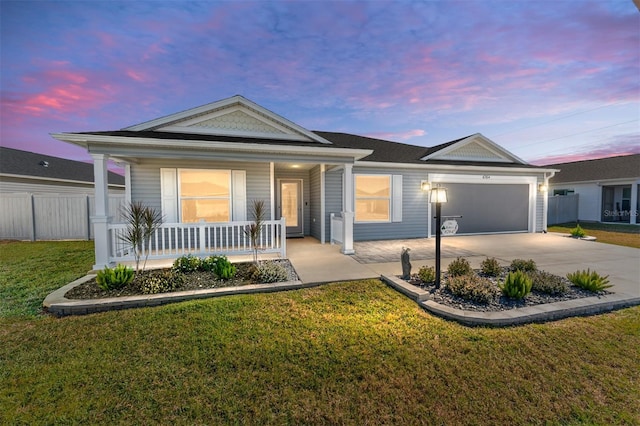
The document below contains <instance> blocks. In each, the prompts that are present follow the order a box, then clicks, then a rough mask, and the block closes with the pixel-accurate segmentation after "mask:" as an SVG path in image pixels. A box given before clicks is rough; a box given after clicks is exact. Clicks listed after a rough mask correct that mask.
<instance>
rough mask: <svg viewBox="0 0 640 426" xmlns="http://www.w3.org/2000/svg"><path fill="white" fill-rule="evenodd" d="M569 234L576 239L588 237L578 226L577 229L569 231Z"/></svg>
mask: <svg viewBox="0 0 640 426" xmlns="http://www.w3.org/2000/svg"><path fill="white" fill-rule="evenodd" d="M569 233H570V234H571V236H572V237H575V238H583V237H585V236H586V235H587V234H586V233H585V232H584V229H582V227H581V226H580V225H576V227H575V228H573V229H572V230H571V231H569Z"/></svg>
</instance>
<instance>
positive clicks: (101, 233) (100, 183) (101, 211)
mask: <svg viewBox="0 0 640 426" xmlns="http://www.w3.org/2000/svg"><path fill="white" fill-rule="evenodd" d="M91 156H92V157H93V179H94V186H95V200H96V206H95V207H96V210H95V215H94V216H91V222H92V223H93V235H94V246H95V255H96V259H95V261H96V263H95V264H94V265H93V269H102V268H104V267H105V266H108V265H109V229H108V225H109V187H108V168H107V162H108V160H109V156H108V155H105V154H91Z"/></svg>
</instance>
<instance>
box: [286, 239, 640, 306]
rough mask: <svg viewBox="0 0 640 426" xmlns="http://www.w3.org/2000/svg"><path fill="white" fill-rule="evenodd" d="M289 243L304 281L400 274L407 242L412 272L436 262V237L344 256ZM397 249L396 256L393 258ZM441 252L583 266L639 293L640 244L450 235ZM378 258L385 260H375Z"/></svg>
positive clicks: (359, 246)
mask: <svg viewBox="0 0 640 426" xmlns="http://www.w3.org/2000/svg"><path fill="white" fill-rule="evenodd" d="M639 238H640V236H639ZM287 244H288V246H287V253H288V257H289V260H291V263H292V264H293V266H294V267H295V269H296V271H297V272H298V275H299V276H300V279H301V280H302V282H305V283H311V282H333V281H345V280H355V279H365V278H377V277H380V276H381V275H401V273H402V266H401V264H400V250H401V249H402V247H403V246H404V247H409V248H411V263H412V265H413V268H412V270H413V271H417V270H418V269H419V268H420V266H423V265H429V266H433V265H434V264H435V259H434V258H435V256H434V252H435V239H433V238H431V239H416V240H394V241H376V242H368V243H366V244H363V243H356V247H355V249H356V253H357V254H356V256H345V255H343V254H341V253H340V246H339V245H330V244H320V243H319V242H318V241H317V240H315V239H313V238H304V239H292V240H288V242H287ZM394 252H395V258H396V260H395V261H389V259H390V258H393V253H394ZM442 252H443V258H442V269H443V270H445V269H446V267H447V265H448V264H449V262H451V261H452V260H454V259H455V258H456V257H457V256H463V257H465V258H466V259H467V260H469V262H470V263H471V266H472V267H473V268H479V267H480V262H482V261H483V260H484V259H485V258H487V257H495V258H496V259H498V261H499V262H500V263H501V264H502V265H504V266H507V265H509V263H511V261H512V260H513V259H518V258H519V259H533V260H534V261H535V262H536V264H537V265H538V269H542V270H545V271H547V272H550V273H553V274H556V275H560V276H565V275H566V274H567V273H568V272H575V271H576V270H578V269H580V270H582V269H587V268H590V269H591V270H596V271H597V272H598V273H599V274H601V275H609V280H610V282H611V284H613V288H612V289H611V290H612V291H614V292H616V293H622V294H626V295H629V296H630V297H640V249H635V248H631V247H621V246H615V245H612V244H603V243H597V242H591V241H582V240H576V239H573V238H568V237H565V236H563V235H560V234H553V233H549V234H502V235H474V236H456V237H447V238H443V239H442ZM376 258H378V259H380V260H381V261H380V262H375V263H374V262H372V261H371V260H372V259H374V260H375V259H376ZM358 260H360V262H359V261H358ZM361 262H362V263H361Z"/></svg>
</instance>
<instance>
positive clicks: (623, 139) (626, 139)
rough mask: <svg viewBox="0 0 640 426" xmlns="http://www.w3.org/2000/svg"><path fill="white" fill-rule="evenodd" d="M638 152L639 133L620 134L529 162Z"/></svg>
mask: <svg viewBox="0 0 640 426" xmlns="http://www.w3.org/2000/svg"><path fill="white" fill-rule="evenodd" d="M630 154H640V136H639V135H637V134H636V135H633V134H632V135H620V136H617V137H614V138H613V140H612V141H611V142H608V143H604V144H599V145H594V146H592V147H591V149H588V148H587V149H585V150H583V151H580V152H575V153H571V154H558V155H548V156H545V157H541V158H538V159H535V160H533V161H531V162H530V163H531V164H534V165H537V166H544V165H549V164H558V163H568V162H571V161H581V160H594V159H597V158H607V157H616V156H620V155H630Z"/></svg>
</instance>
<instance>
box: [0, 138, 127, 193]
mask: <svg viewBox="0 0 640 426" xmlns="http://www.w3.org/2000/svg"><path fill="white" fill-rule="evenodd" d="M124 188H125V187H124V176H121V175H119V174H117V173H113V172H109V190H111V191H113V192H114V193H124ZM93 190H94V183H93V164H90V163H83V162H81V161H73V160H67V159H64V158H58V157H52V156H50V155H44V154H37V153H35V152H28V151H21V150H19V149H13V148H5V147H0V193H4V194H6V193H15V192H28V193H33V194H51V193H55V194H93Z"/></svg>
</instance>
